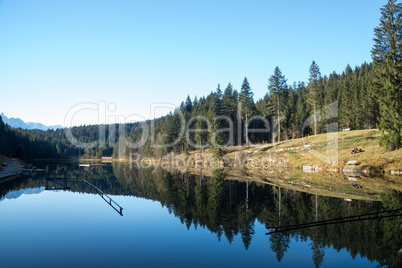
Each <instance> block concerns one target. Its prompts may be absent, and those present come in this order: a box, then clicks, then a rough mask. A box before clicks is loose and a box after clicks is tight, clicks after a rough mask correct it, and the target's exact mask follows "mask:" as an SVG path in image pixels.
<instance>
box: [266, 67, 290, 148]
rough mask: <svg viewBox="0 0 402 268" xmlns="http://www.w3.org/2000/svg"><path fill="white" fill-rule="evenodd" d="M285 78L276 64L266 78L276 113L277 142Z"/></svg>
mask: <svg viewBox="0 0 402 268" xmlns="http://www.w3.org/2000/svg"><path fill="white" fill-rule="evenodd" d="M286 81H287V79H286V78H285V76H284V75H283V74H282V72H281V70H280V69H279V67H278V66H276V67H275V70H274V74H273V75H272V76H271V77H270V78H269V79H268V90H269V91H270V93H271V96H272V97H273V98H274V99H275V107H274V108H275V113H276V121H277V124H278V142H280V141H281V120H280V117H281V112H282V109H283V107H281V106H283V105H282V103H283V102H284V100H285V98H286V97H287V96H286V95H285V93H286V90H287V88H288V86H287V84H286Z"/></svg>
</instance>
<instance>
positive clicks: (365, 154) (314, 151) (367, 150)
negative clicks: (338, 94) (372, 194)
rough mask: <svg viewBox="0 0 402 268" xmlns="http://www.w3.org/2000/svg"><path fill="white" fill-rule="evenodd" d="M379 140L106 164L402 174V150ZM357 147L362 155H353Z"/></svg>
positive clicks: (373, 135)
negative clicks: (385, 146) (389, 147)
mask: <svg viewBox="0 0 402 268" xmlns="http://www.w3.org/2000/svg"><path fill="white" fill-rule="evenodd" d="M379 136H380V132H379V131H378V130H376V129H373V130H356V131H345V132H335V133H329V134H319V135H316V136H309V137H305V138H299V139H293V140H286V141H281V142H277V143H275V144H272V143H270V144H256V145H249V146H229V147H225V148H224V150H225V155H224V156H223V159H222V160H220V161H218V160H217V159H216V158H214V157H213V154H212V151H211V149H208V148H207V149H205V150H203V151H202V152H200V151H199V150H198V151H191V152H189V153H187V154H185V153H174V152H171V153H169V154H167V155H165V156H164V157H161V158H148V157H142V156H139V155H135V157H132V158H131V159H128V158H121V159H111V158H107V161H105V162H112V161H119V162H134V163H136V164H137V165H154V166H162V167H166V166H175V167H176V168H179V169H182V168H190V167H197V166H200V165H202V166H203V168H204V169H208V168H215V167H223V166H228V167H232V168H247V169H248V170H254V169H257V170H258V169H272V168H275V169H286V170H294V169H296V170H299V169H300V170H303V169H304V170H307V171H310V172H325V171H328V172H344V173H356V172H357V173H361V172H363V173H389V174H393V175H400V174H402V164H401V159H402V150H401V149H399V150H395V151H390V152H387V151H385V150H384V149H383V148H382V147H380V146H379V144H378V138H379ZM354 147H357V148H359V149H361V150H362V151H361V152H359V153H352V152H351V151H352V149H353V148H354ZM80 160H81V159H80ZM82 160H83V159H82ZM88 160H93V159H88ZM100 161H101V159H100Z"/></svg>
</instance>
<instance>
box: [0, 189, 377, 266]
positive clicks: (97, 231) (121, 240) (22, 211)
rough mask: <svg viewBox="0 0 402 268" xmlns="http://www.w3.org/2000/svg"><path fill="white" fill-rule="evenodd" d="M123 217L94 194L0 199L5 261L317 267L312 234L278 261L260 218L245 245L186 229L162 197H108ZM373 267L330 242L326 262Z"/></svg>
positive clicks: (20, 263)
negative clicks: (246, 247) (171, 212)
mask: <svg viewBox="0 0 402 268" xmlns="http://www.w3.org/2000/svg"><path fill="white" fill-rule="evenodd" d="M111 197H112V198H113V199H114V200H115V201H116V202H117V203H118V204H120V205H121V206H122V207H123V208H124V210H123V214H124V216H123V217H121V216H120V215H119V214H118V213H116V211H114V210H113V209H112V208H111V207H109V206H108V205H107V204H106V203H105V201H104V200H102V199H101V198H100V197H99V196H98V195H95V194H80V193H71V192H64V191H59V192H52V191H44V192H42V193H40V194H36V195H21V196H20V197H19V198H17V199H4V200H3V201H2V202H1V204H0V216H1V218H0V219H1V220H0V237H1V239H0V259H1V266H2V267H11V266H13V267H14V266H17V267H21V266H25V267H26V266H29V267H33V266H36V267H38V266H40V267H61V266H64V267H72V266H80V267H82V266H90V267H97V266H108V267H111V266H114V267H121V266H130V267H132V266H135V267H161V266H165V267H179V266H180V267H205V266H208V267H216V266H218V267H222V266H229V267H247V266H250V267H277V266H281V267H300V266H302V267H314V263H313V261H312V253H311V250H310V246H309V244H310V243H311V242H310V241H309V240H307V241H306V242H300V241H299V242H296V241H295V239H293V238H291V242H290V248H289V249H288V251H287V253H286V254H285V256H284V258H283V259H282V261H281V262H280V263H278V262H277V260H276V257H275V253H274V252H272V251H271V250H270V243H269V237H268V236H266V235H265V233H266V232H267V230H266V229H265V227H264V225H261V224H260V223H258V221H255V234H254V237H253V241H252V243H251V245H250V247H249V249H248V250H247V251H246V250H245V248H244V245H243V242H242V240H241V236H240V234H238V235H237V236H236V237H235V238H234V241H233V242H232V244H231V245H230V244H229V242H228V241H227V239H226V238H225V236H224V235H222V237H221V242H218V239H217V237H216V235H215V234H211V232H210V231H209V230H208V229H206V228H202V227H199V228H197V230H196V231H195V228H194V225H192V226H191V227H190V230H187V228H186V226H185V225H183V224H181V222H180V220H179V218H176V217H175V216H174V215H170V214H169V212H168V210H167V208H163V207H162V206H161V204H160V203H159V202H155V201H151V200H146V199H141V198H135V197H127V196H111ZM340 266H344V267H368V266H376V263H370V262H369V261H367V260H366V259H361V258H360V256H359V255H358V256H357V257H356V258H355V260H353V259H352V257H351V256H350V255H349V253H348V252H347V251H346V250H341V251H340V252H339V253H338V252H337V251H336V250H334V249H332V248H325V256H324V262H323V264H322V266H321V267H340Z"/></svg>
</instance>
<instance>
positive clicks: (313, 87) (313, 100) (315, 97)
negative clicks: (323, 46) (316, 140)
mask: <svg viewBox="0 0 402 268" xmlns="http://www.w3.org/2000/svg"><path fill="white" fill-rule="evenodd" d="M309 72H310V77H309V79H308V80H309V84H308V88H309V95H308V102H309V103H310V104H311V105H312V107H313V112H314V135H317V110H318V107H317V104H318V101H319V97H320V88H319V84H318V82H319V79H320V77H321V73H320V68H319V67H318V65H317V63H315V61H313V62H312V63H311V65H310V69H309Z"/></svg>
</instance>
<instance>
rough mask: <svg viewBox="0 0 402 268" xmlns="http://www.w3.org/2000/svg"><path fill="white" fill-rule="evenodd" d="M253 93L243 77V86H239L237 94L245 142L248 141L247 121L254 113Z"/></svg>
mask: <svg viewBox="0 0 402 268" xmlns="http://www.w3.org/2000/svg"><path fill="white" fill-rule="evenodd" d="M253 97H254V93H253V92H252V91H251V87H250V84H249V82H248V80H247V77H244V80H243V84H242V85H241V90H240V94H239V103H240V106H239V109H240V110H239V115H240V116H241V119H242V121H243V123H244V126H245V130H244V132H245V133H244V136H245V138H246V142H248V141H249V139H248V124H247V121H248V119H250V118H251V117H252V116H253V114H254V111H255V104H254V98H253Z"/></svg>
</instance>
